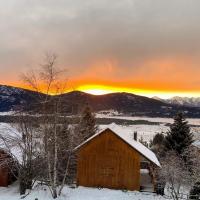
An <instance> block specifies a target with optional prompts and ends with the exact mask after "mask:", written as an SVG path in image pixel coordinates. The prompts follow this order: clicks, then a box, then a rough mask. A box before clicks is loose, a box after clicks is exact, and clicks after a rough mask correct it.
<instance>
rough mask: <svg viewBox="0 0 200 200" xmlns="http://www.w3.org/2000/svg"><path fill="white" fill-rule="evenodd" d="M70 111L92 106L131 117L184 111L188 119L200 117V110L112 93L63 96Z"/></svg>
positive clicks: (77, 93)
mask: <svg viewBox="0 0 200 200" xmlns="http://www.w3.org/2000/svg"><path fill="white" fill-rule="evenodd" d="M62 98H63V101H65V106H66V108H68V111H70V110H71V112H72V113H73V112H74V113H76V112H80V111H81V110H82V109H83V107H84V106H85V105H87V104H88V105H90V106H91V107H92V109H93V111H95V112H99V111H106V110H115V111H118V112H119V113H123V114H126V115H131V116H149V117H172V116H174V115H175V114H176V113H177V112H178V111H182V112H184V113H185V115H186V116H188V117H200V108H192V107H187V106H179V105H171V104H168V103H165V102H162V101H160V100H156V99H152V98H148V97H144V96H138V95H134V94H130V93H112V94H106V95H91V94H87V93H84V92H79V91H74V92H69V93H66V94H64V95H62Z"/></svg>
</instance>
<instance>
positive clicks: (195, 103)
mask: <svg viewBox="0 0 200 200" xmlns="http://www.w3.org/2000/svg"><path fill="white" fill-rule="evenodd" d="M153 99H156V100H159V101H162V102H164V103H168V104H174V105H181V106H190V107H200V97H196V98H195V97H178V96H175V97H172V98H170V99H161V98H159V97H153Z"/></svg>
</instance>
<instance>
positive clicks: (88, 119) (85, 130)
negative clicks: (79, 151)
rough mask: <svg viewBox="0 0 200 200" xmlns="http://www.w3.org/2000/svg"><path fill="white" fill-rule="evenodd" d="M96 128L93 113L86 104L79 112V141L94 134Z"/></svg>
mask: <svg viewBox="0 0 200 200" xmlns="http://www.w3.org/2000/svg"><path fill="white" fill-rule="evenodd" d="M97 129H98V128H97V125H96V120H95V115H94V114H93V113H92V111H91V109H90V107H89V106H88V105H87V106H86V107H85V109H84V110H83V112H82V114H81V117H80V123H79V125H78V132H79V133H78V136H79V143H81V142H83V141H85V140H87V139H88V138H90V137H91V136H92V135H94V134H95V133H96V131H97Z"/></svg>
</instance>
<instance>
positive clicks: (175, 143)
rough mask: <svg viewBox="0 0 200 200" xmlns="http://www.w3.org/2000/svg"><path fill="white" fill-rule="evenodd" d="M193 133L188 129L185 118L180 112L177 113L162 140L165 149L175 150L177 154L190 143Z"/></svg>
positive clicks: (181, 152)
mask: <svg viewBox="0 0 200 200" xmlns="http://www.w3.org/2000/svg"><path fill="white" fill-rule="evenodd" d="M192 142H193V134H192V133H191V131H190V127H189V125H188V122H187V121H186V120H185V118H184V116H183V114H182V113H178V114H177V115H176V116H175V118H174V123H173V124H172V125H171V126H170V130H169V132H168V133H167V136H166V137H165V141H164V148H165V150H166V151H172V150H173V151H175V152H176V153H177V154H178V155H181V154H183V152H184V151H185V150H186V149H187V148H188V147H189V146H190V145H191V144H192Z"/></svg>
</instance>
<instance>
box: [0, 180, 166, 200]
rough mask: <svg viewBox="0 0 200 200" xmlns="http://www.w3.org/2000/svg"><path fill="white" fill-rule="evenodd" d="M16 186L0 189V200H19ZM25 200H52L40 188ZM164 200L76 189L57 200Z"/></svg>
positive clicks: (106, 190)
mask: <svg viewBox="0 0 200 200" xmlns="http://www.w3.org/2000/svg"><path fill="white" fill-rule="evenodd" d="M19 199H21V196H20V195H19V193H18V184H16V183H15V184H13V185H11V186H9V187H8V188H2V187H1V188H0V200H19ZM24 199H25V200H35V199H38V200H52V197H51V194H50V192H49V190H48V188H46V187H44V186H40V187H37V188H35V189H34V190H33V191H32V192H31V193H30V194H29V195H27V196H26V198H24ZM67 199H68V200H164V198H163V197H161V196H157V195H155V194H151V193H140V192H123V191H120V190H109V189H101V190H99V189H93V188H84V187H78V188H75V189H72V188H69V187H65V188H64V190H63V192H62V196H60V197H59V198H57V200H67Z"/></svg>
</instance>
